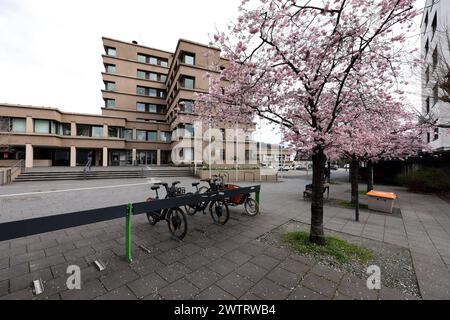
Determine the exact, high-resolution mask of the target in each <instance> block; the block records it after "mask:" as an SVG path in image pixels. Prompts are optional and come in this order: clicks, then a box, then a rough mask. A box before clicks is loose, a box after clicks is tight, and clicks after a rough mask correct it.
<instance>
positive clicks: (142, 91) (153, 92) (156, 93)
mask: <svg viewBox="0 0 450 320" xmlns="http://www.w3.org/2000/svg"><path fill="white" fill-rule="evenodd" d="M136 94H138V95H140V96H149V97H155V98H165V96H166V92H165V91H164V90H161V89H155V88H147V87H141V86H137V87H136Z"/></svg>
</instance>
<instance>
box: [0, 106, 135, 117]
mask: <svg viewBox="0 0 450 320" xmlns="http://www.w3.org/2000/svg"><path fill="white" fill-rule="evenodd" d="M0 106H4V107H12V108H24V109H34V110H46V111H56V112H58V113H60V114H66V115H72V116H86V117H97V118H108V119H121V120H122V119H125V120H126V118H124V117H113V116H105V115H102V114H95V113H76V112H66V111H61V110H59V109H58V108H54V107H45V106H31V105H23V104H11V103H0Z"/></svg>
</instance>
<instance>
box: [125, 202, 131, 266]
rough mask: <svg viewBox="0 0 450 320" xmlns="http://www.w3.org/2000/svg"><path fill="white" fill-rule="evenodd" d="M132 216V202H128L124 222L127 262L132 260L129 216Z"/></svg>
mask: <svg viewBox="0 0 450 320" xmlns="http://www.w3.org/2000/svg"><path fill="white" fill-rule="evenodd" d="M132 217H133V204H132V203H130V204H128V207H127V217H126V222H125V256H126V258H127V261H128V262H129V263H131V262H133V255H132V244H131V218H132Z"/></svg>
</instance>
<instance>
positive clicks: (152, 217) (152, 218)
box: [147, 211, 159, 226]
mask: <svg viewBox="0 0 450 320" xmlns="http://www.w3.org/2000/svg"><path fill="white" fill-rule="evenodd" d="M158 216H159V212H155V211H153V212H148V213H147V220H148V223H150V225H151V226H154V225H156V224H157V223H158V221H159V220H158V218H157V217H158Z"/></svg>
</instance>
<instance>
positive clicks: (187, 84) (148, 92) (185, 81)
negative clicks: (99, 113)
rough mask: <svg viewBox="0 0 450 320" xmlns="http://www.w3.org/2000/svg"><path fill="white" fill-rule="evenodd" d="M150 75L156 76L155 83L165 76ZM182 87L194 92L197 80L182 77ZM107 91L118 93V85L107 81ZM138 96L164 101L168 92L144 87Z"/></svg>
mask: <svg viewBox="0 0 450 320" xmlns="http://www.w3.org/2000/svg"><path fill="white" fill-rule="evenodd" d="M150 74H154V79H155V80H154V81H160V80H162V79H164V78H161V76H163V75H159V74H156V73H150ZM158 77H159V78H158ZM158 79H160V80H158ZM180 85H181V87H182V88H185V89H192V90H194V89H195V78H194V77H188V76H181V77H180ZM105 90H106V91H110V92H114V91H116V83H115V82H112V81H105ZM136 94H138V95H141V96H149V97H154V98H162V99H163V98H165V97H166V90H162V89H156V88H150V87H144V86H137V87H136Z"/></svg>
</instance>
